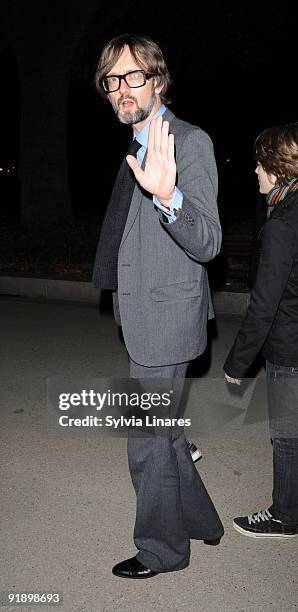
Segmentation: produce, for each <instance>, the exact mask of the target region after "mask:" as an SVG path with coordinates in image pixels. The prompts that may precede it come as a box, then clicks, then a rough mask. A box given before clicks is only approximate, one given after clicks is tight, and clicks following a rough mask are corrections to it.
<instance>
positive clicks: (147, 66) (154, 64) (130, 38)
mask: <svg viewBox="0 0 298 612" xmlns="http://www.w3.org/2000/svg"><path fill="white" fill-rule="evenodd" d="M126 45H127V47H129V50H130V52H131V55H132V57H133V58H134V60H135V62H136V63H137V64H138V66H140V68H142V69H143V70H145V71H146V72H153V73H156V74H157V75H158V76H157V77H155V78H156V84H157V85H160V84H161V83H162V84H163V89H162V91H161V93H160V99H161V101H162V103H163V104H169V103H170V100H169V99H168V98H167V96H166V94H167V91H168V89H169V87H170V85H171V82H172V81H171V77H170V74H169V71H168V68H167V65H166V62H165V60H164V57H163V54H162V51H161V49H160V48H159V46H158V45H157V44H156V43H155V42H154V41H153V40H151V39H150V38H148V37H147V36H143V35H139V34H122V35H121V36H116V37H115V38H112V40H110V42H108V43H107V44H106V45H105V46H104V48H103V50H102V52H101V56H100V58H99V63H98V66H97V70H96V73H95V86H96V89H97V91H98V92H99V93H100V95H102V96H104V97H106V95H107V94H106V92H105V91H104V89H103V87H102V82H101V79H102V78H103V77H104V76H106V74H108V73H109V72H110V70H112V68H113V66H114V65H115V64H116V62H117V61H118V59H119V57H120V55H121V53H122V51H123V49H124V47H125V46H126Z"/></svg>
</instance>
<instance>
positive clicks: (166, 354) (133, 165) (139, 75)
mask: <svg viewBox="0 0 298 612" xmlns="http://www.w3.org/2000/svg"><path fill="white" fill-rule="evenodd" d="M96 84H97V88H98V91H99V92H100V93H101V94H102V95H103V96H104V97H106V98H107V99H108V100H109V102H110V103H111V104H112V107H113V109H114V111H115V113H116V115H117V116H118V119H119V120H120V121H121V122H122V123H125V124H130V125H132V127H133V134H134V145H135V150H134V152H135V153H136V157H134V155H132V154H129V155H128V156H127V157H126V159H124V161H123V163H122V165H121V168H120V171H119V174H118V177H117V179H116V183H115V185H114V189H113V193H112V196H111V201H110V203H109V206H108V209H107V212H106V216H105V219H104V221H103V226H102V230H101V236H100V240H99V244H98V249H97V254H96V259H95V264H94V272H93V283H94V285H95V286H96V287H101V288H104V289H111V290H112V291H113V304H114V314H115V319H116V321H117V323H118V324H119V325H121V326H122V331H123V337H124V341H125V345H126V348H127V351H128V355H129V362H130V377H131V378H136V379H141V380H144V379H146V378H150V379H156V380H161V379H167V382H170V384H171V387H172V388H173V390H174V396H175V401H174V411H176V412H177V409H178V405H179V401H180V398H181V396H182V391H183V384H184V378H185V375H186V370H187V367H188V364H189V361H190V360H192V359H195V358H196V357H197V356H198V355H200V354H201V353H202V352H203V351H204V349H205V347H206V342H207V320H208V318H212V317H213V316H214V314H213V307H212V302H211V296H210V290H209V285H208V278H207V271H206V268H205V266H204V264H205V263H206V262H208V261H210V260H211V259H213V258H214V257H215V256H216V255H217V253H218V252H219V249H220V245H221V229H220V223H219V218H218V211H217V204H216V197H217V172H216V164H215V159H214V154H213V147H212V143H211V140H210V138H209V136H208V135H207V134H206V133H205V132H203V131H202V130H201V129H200V128H198V127H196V126H193V125H190V124H189V123H186V122H185V121H181V120H179V119H177V118H176V117H175V116H174V114H173V113H172V112H171V111H170V110H169V109H168V108H167V107H166V106H165V103H166V101H167V100H166V93H167V89H168V87H169V84H170V76H169V73H168V69H167V67H166V64H165V61H164V58H163V55H162V52H161V50H160V48H159V47H158V45H156V44H155V43H154V42H153V41H152V40H150V39H149V38H147V37H144V36H136V35H122V36H119V37H117V38H114V39H113V40H111V41H110V42H109V43H108V44H107V45H106V46H105V47H104V49H103V51H102V54H101V57H100V60H99V65H98V69H97V73H96ZM151 382H152V381H151ZM128 461H129V469H130V473H131V477H132V482H133V485H134V488H135V491H136V496H137V512H136V522H135V529H134V542H135V545H136V547H137V549H138V553H137V555H136V556H135V557H132V558H131V559H127V560H125V561H122V562H120V563H118V564H117V565H116V566H115V567H114V568H113V573H114V574H115V575H117V576H121V577H125V578H149V577H152V576H155V575H156V574H157V573H160V572H169V571H174V570H180V569H184V568H185V567H187V565H188V564H189V557H190V539H192V538H194V539H198V540H203V541H204V543H206V544H218V543H219V542H220V538H221V536H222V535H223V526H222V523H221V521H220V519H219V517H218V514H217V512H216V510H215V508H214V505H213V503H212V501H211V499H210V497H209V495H208V493H207V491H206V489H205V487H204V485H203V483H202V480H201V478H200V476H199V474H198V472H197V470H196V468H195V466H194V464H193V461H192V459H191V455H190V452H189V448H188V445H187V440H186V438H185V435H184V433H183V430H181V428H179V427H172V428H168V431H167V432H163V433H162V434H161V435H160V434H159V433H158V432H157V431H154V432H153V433H152V435H148V432H145V433H144V435H143V433H141V432H135V431H133V430H132V431H129V434H128Z"/></svg>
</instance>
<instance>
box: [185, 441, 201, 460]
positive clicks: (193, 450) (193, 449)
mask: <svg viewBox="0 0 298 612" xmlns="http://www.w3.org/2000/svg"><path fill="white" fill-rule="evenodd" d="M187 445H188V448H189V452H190V454H191V458H192V460H193V462H194V463H195V462H196V461H198V460H199V459H201V457H202V453H201V451H200V449H199V448H197V446H196V445H195V444H194V443H193V442H188V441H187Z"/></svg>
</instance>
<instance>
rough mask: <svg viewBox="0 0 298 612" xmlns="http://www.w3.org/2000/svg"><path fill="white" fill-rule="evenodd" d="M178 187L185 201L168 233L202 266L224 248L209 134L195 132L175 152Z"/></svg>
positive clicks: (188, 135) (215, 173)
mask: <svg viewBox="0 0 298 612" xmlns="http://www.w3.org/2000/svg"><path fill="white" fill-rule="evenodd" d="M176 163H177V186H178V187H179V189H180V191H181V193H182V196H183V200H182V206H181V208H180V210H179V215H178V216H177V218H176V220H175V221H174V222H173V223H170V224H169V223H167V222H166V220H165V218H164V217H163V216H162V213H160V221H161V223H162V225H163V226H164V227H165V229H166V230H167V232H168V233H169V234H170V235H171V236H172V237H173V238H174V240H176V242H177V243H178V244H179V245H180V246H181V247H182V248H183V249H184V250H185V251H186V253H187V254H188V255H190V256H191V257H192V258H194V259H196V260H197V261H199V262H207V261H210V260H211V259H213V258H214V257H215V256H216V255H217V254H218V252H219V250H220V246H221V237H222V235H221V228H220V222H219V217H218V210H217V185H218V181H217V169H216V163H215V158H214V152H213V145H212V142H211V139H210V138H209V136H208V134H206V133H205V132H203V131H202V130H200V129H199V128H194V129H193V130H192V131H190V132H188V134H187V135H186V137H185V139H184V141H183V143H182V145H181V146H180V148H177V149H176Z"/></svg>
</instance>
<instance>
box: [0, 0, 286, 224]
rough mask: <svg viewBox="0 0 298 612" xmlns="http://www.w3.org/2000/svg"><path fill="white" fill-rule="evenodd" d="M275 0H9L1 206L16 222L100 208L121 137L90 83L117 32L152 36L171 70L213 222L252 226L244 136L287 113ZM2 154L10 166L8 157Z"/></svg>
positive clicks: (279, 9)
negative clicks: (214, 197)
mask: <svg viewBox="0 0 298 612" xmlns="http://www.w3.org/2000/svg"><path fill="white" fill-rule="evenodd" d="M291 6H292V7H293V6H294V5H293V4H291V3H287V2H274V1H271V2H269V1H263V2H262V1H259V2H256V1H251V2H240V1H235V0H234V1H232V0H227V1H219V0H209V2H207V3H206V2H201V1H199V2H190V1H189V0H186V1H185V0H184V1H183V2H181V3H180V4H178V5H177V7H174V5H172V3H169V2H155V1H154V2H148V1H147V2H144V1H143V0H140V1H139V2H138V3H136V2H131V1H129V0H127V1H126V2H125V1H124V2H119V1H118V2H117V0H115V1H114V2H107V1H102V2H100V1H99V0H85V1H84V2H83V0H73V1H72V2H66V1H64V2H63V1H62V2H57V1H56V0H52V1H50V0H44V2H42V3H39V2H34V1H33V0H28V1H27V2H22V1H21V0H19V1H17V0H10V2H6V3H4V5H3V27H2V32H1V46H0V65H1V82H2V94H1V98H0V105H1V106H0V123H1V139H0V166H1V167H2V168H4V171H2V172H1V173H0V198H1V218H2V221H3V222H4V223H10V224H11V223H20V222H22V223H23V224H25V225H32V224H36V223H37V222H40V223H43V224H45V223H54V222H59V220H60V219H68V220H72V221H73V220H74V221H76V220H80V219H82V218H88V219H91V218H93V217H94V219H100V218H102V215H103V213H104V210H105V207H106V204H107V201H108V197H109V194H110V190H111V186H112V183H113V180H114V177H115V174H116V171H117V167H118V165H119V162H120V159H121V158H122V155H123V152H124V151H125V148H126V146H127V141H128V139H129V136H130V128H128V127H126V126H123V125H120V124H119V123H118V122H117V120H116V118H115V116H114V115H113V111H112V109H111V107H110V106H109V104H108V103H107V102H105V101H103V100H102V99H101V98H100V97H99V96H98V94H97V93H96V91H95V87H94V84H93V77H94V72H95V69H96V65H97V60H98V56H99V54H100V50H101V48H102V46H103V44H104V43H105V42H106V41H107V40H109V39H110V38H111V37H112V36H115V35H117V34H120V33H123V32H138V33H143V34H146V35H149V36H151V37H152V38H153V39H154V40H156V41H157V42H158V43H159V44H160V46H161V48H162V50H163V52H164V55H165V58H166V61H167V63H168V66H169V69H170V73H171V75H172V77H173V81H174V83H173V87H172V90H171V98H172V104H171V105H170V108H171V109H172V110H173V112H174V113H175V114H177V116H179V117H181V118H183V119H184V120H187V121H189V122H191V123H194V124H196V125H199V126H200V127H202V128H203V129H204V130H206V131H207V132H208V133H209V134H210V136H211V138H212V140H213V143H214V147H215V154H216V159H217V164H218V170H219V181H220V192H219V206H220V214H221V219H222V223H223V226H224V230H225V231H229V228H230V227H231V225H233V224H236V226H237V223H239V224H240V225H241V224H243V223H244V225H245V224H247V227H248V231H250V228H251V227H252V222H253V219H254V218H255V210H256V180H255V175H254V161H253V142H254V139H255V137H256V135H257V134H258V133H259V132H260V131H262V130H263V129H265V128H266V127H269V126H270V125H273V124H277V123H286V122H289V121H293V120H297V101H296V94H295V89H296V87H295V81H296V74H297V67H296V63H297V52H296V49H297V34H296V30H297V28H296V24H295V16H294V15H293V13H292V12H291ZM14 166H15V167H16V169H14Z"/></svg>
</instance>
